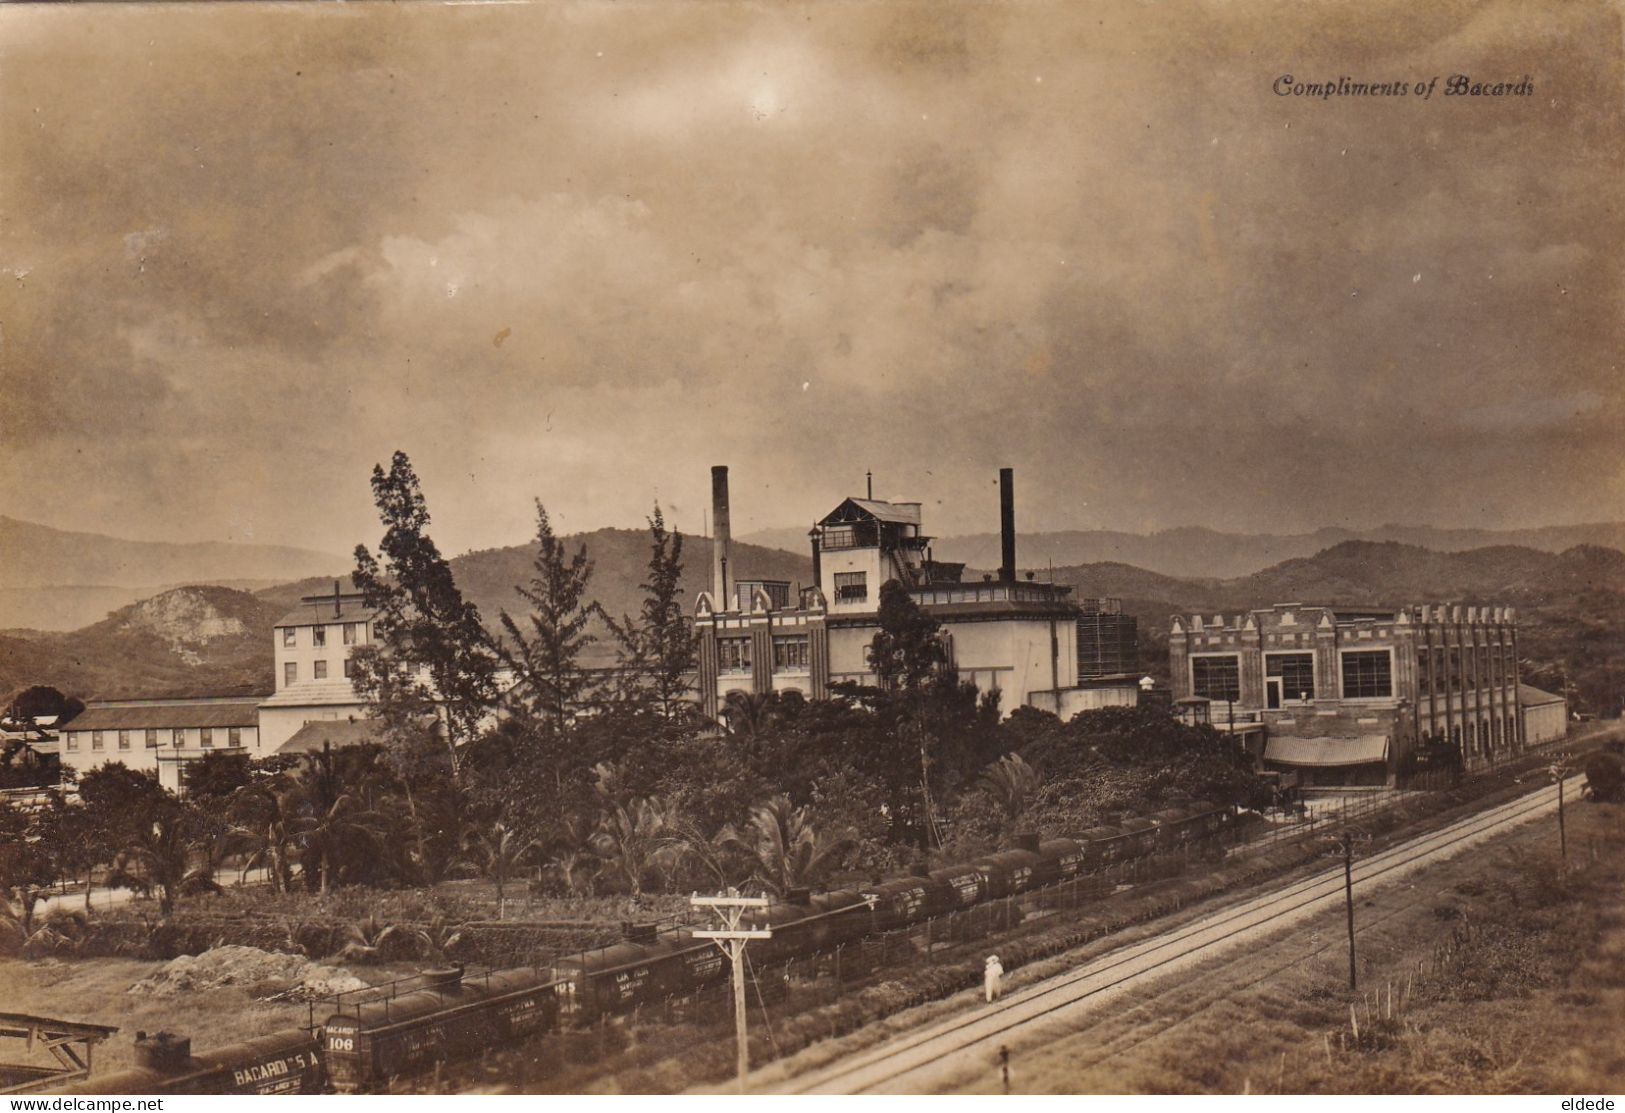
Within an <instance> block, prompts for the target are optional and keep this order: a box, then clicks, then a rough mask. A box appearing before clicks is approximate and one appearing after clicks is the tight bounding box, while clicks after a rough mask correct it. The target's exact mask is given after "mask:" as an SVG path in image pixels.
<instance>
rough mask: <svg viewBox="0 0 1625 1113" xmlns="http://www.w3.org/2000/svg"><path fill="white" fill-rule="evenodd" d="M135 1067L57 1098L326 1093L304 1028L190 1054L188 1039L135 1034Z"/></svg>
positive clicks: (95, 1078)
mask: <svg viewBox="0 0 1625 1113" xmlns="http://www.w3.org/2000/svg"><path fill="white" fill-rule="evenodd" d="M135 1052H136V1061H137V1063H138V1064H139V1065H138V1066H135V1067H131V1068H130V1069H128V1070H121V1071H113V1072H111V1073H108V1074H97V1075H92V1076H90V1077H89V1078H82V1079H79V1080H78V1081H76V1082H74V1083H71V1084H70V1085H67V1086H63V1087H61V1088H59V1089H56V1090H53V1091H51V1092H52V1093H57V1094H319V1093H323V1092H325V1091H326V1089H327V1084H326V1083H327V1080H326V1076H325V1074H324V1073H323V1070H322V1055H321V1048H320V1046H319V1044H318V1042H317V1039H316V1037H315V1036H314V1035H313V1034H312V1033H310V1032H307V1031H306V1030H305V1029H303V1028H290V1029H288V1030H286V1031H283V1032H274V1033H272V1034H271V1035H268V1036H261V1037H259V1038H258V1039H252V1040H246V1041H244V1042H242V1043H235V1044H231V1045H229V1046H227V1047H222V1048H220V1049H219V1050H218V1051H209V1052H205V1053H204V1054H202V1055H193V1054H192V1041H191V1040H189V1039H185V1038H182V1037H177V1036H172V1035H170V1034H169V1033H168V1032H157V1033H154V1034H153V1035H151V1036H149V1035H147V1034H146V1033H145V1032H138V1033H136V1038H135Z"/></svg>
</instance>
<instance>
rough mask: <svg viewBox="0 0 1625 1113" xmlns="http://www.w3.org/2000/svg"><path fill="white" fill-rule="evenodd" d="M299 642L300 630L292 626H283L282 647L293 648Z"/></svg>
mask: <svg viewBox="0 0 1625 1113" xmlns="http://www.w3.org/2000/svg"><path fill="white" fill-rule="evenodd" d="M298 644H299V631H298V630H297V629H296V628H294V627H292V626H284V627H283V628H282V647H283V648H284V649H292V648H293V647H294V646H296V645H298Z"/></svg>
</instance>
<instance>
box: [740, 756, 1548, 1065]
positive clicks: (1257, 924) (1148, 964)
mask: <svg viewBox="0 0 1625 1113" xmlns="http://www.w3.org/2000/svg"><path fill="white" fill-rule="evenodd" d="M1556 806H1557V788H1556V786H1555V785H1552V786H1547V787H1544V788H1541V789H1538V790H1536V791H1535V792H1532V793H1528V794H1526V795H1524V796H1521V797H1519V798H1517V799H1516V800H1512V801H1509V802H1507V803H1505V804H1502V805H1499V806H1498V807H1495V808H1491V809H1489V810H1487V811H1484V812H1479V813H1477V814H1475V815H1472V816H1468V817H1466V818H1464V819H1461V820H1458V821H1457V822H1455V823H1452V824H1450V825H1448V826H1446V827H1443V828H1440V829H1439V830H1437V831H1434V832H1430V833H1429V834H1426V835H1423V836H1420V837H1418V838H1415V839H1411V840H1408V841H1406V842H1404V843H1401V844H1399V845H1397V846H1394V847H1391V848H1389V849H1388V850H1385V851H1382V852H1380V853H1378V854H1374V855H1372V856H1371V857H1370V858H1367V859H1365V860H1364V861H1362V862H1360V863H1359V864H1358V865H1357V866H1356V868H1355V871H1354V883H1355V885H1356V886H1361V885H1363V886H1366V887H1368V888H1369V887H1370V886H1371V885H1373V884H1376V883H1378V882H1379V881H1382V882H1391V881H1394V880H1397V879H1398V878H1400V877H1403V876H1404V875H1406V874H1408V873H1410V872H1413V871H1415V870H1417V869H1420V868H1422V867H1423V866H1425V865H1428V864H1431V863H1432V862H1434V861H1436V860H1439V859H1442V858H1445V857H1449V856H1451V855H1453V854H1455V853H1459V852H1460V851H1461V850H1463V849H1465V848H1466V847H1467V846H1469V845H1472V844H1473V843H1475V842H1479V841H1482V840H1483V839H1486V838H1489V837H1491V836H1493V835H1495V834H1499V833H1501V832H1502V831H1504V830H1506V829H1508V828H1510V827H1512V826H1514V825H1516V824H1518V823H1521V822H1524V821H1527V820H1529V819H1532V818H1535V817H1536V816H1539V815H1542V814H1545V813H1547V812H1550V811H1552V810H1553V809H1555V808H1556ZM1342 896H1343V875H1342V870H1341V869H1334V870H1327V871H1324V872H1322V873H1319V874H1316V875H1315V876H1313V877H1309V878H1305V879H1303V880H1301V881H1298V882H1295V883H1293V884H1291V885H1288V886H1286V887H1285V888H1282V889H1277V890H1275V891H1273V892H1270V893H1267V894H1264V895H1261V896H1258V897H1254V898H1252V899H1249V900H1246V901H1243V902H1241V903H1239V904H1236V905H1232V906H1230V907H1228V908H1225V909H1222V910H1220V911H1218V912H1216V913H1214V914H1213V915H1212V916H1208V917H1205V918H1203V919H1201V920H1197V921H1193V922H1192V923H1189V924H1186V925H1184V926H1182V927H1180V928H1177V929H1175V930H1174V931H1171V932H1168V933H1166V934H1164V935H1159V936H1155V937H1153V938H1150V939H1146V940H1143V941H1141V942H1139V943H1134V944H1131V945H1129V946H1126V947H1122V948H1118V949H1116V950H1113V951H1111V952H1108V953H1107V954H1105V955H1102V956H1100V957H1099V958H1097V959H1095V960H1094V961H1092V962H1090V963H1088V964H1086V965H1085V966H1083V967H1080V968H1079V969H1076V970H1073V971H1070V972H1068V973H1065V974H1061V975H1057V976H1056V977H1053V978H1050V979H1047V980H1046V981H1044V982H1041V983H1039V984H1037V985H1035V986H1031V987H1029V988H1027V989H1024V990H1020V991H1018V992H1016V993H1012V994H1011V995H1009V996H1008V997H1006V998H1004V999H1003V1000H1001V1001H999V1002H997V1003H995V1004H993V1005H990V1006H982V1007H978V1008H977V1009H976V1010H975V1011H974V1012H972V1013H970V1014H968V1015H961V1016H958V1017H954V1018H952V1019H949V1020H946V1021H942V1022H939V1023H937V1024H934V1025H930V1026H928V1027H926V1028H924V1029H922V1030H920V1031H918V1032H914V1033H911V1034H909V1035H906V1036H904V1037H901V1038H899V1039H896V1040H892V1041H889V1042H887V1043H884V1044H881V1045H878V1046H876V1047H873V1048H869V1049H867V1050H865V1051H862V1052H859V1053H857V1054H855V1055H852V1056H849V1057H847V1058H845V1059H842V1060H840V1061H839V1062H837V1063H834V1064H831V1065H830V1066H827V1067H824V1068H821V1069H817V1070H814V1071H811V1072H809V1073H807V1074H804V1075H801V1076H798V1077H796V1078H793V1079H790V1080H788V1081H785V1082H781V1083H779V1084H778V1085H777V1086H776V1087H775V1086H773V1085H771V1084H766V1083H765V1080H764V1088H767V1089H776V1090H777V1091H778V1092H784V1093H798V1094H801V1093H870V1092H904V1093H911V1092H920V1090H921V1085H920V1083H921V1081H922V1080H923V1076H924V1075H926V1074H927V1073H928V1072H929V1071H930V1070H931V1069H932V1068H934V1067H937V1066H938V1065H939V1064H940V1063H941V1062H942V1061H943V1060H945V1059H949V1058H952V1059H954V1060H955V1061H957V1062H959V1063H965V1062H976V1063H981V1062H983V1061H986V1062H992V1059H993V1055H994V1053H995V1052H996V1050H997V1048H998V1046H999V1045H1000V1044H1003V1043H1007V1042H1009V1041H1010V1040H1011V1039H1012V1037H1013V1035H1014V1034H1015V1033H1017V1032H1018V1031H1019V1030H1020V1029H1023V1028H1025V1027H1027V1026H1029V1025H1043V1024H1050V1023H1058V1022H1061V1021H1064V1020H1066V1019H1068V1018H1069V1017H1071V1016H1073V1015H1077V1014H1081V1013H1084V1012H1087V1011H1088V1010H1090V1009H1092V1008H1095V1007H1097V1006H1098V1005H1101V1004H1104V1003H1105V1001H1106V1000H1107V999H1109V998H1111V997H1113V996H1115V995H1117V994H1118V993H1121V992H1123V991H1125V990H1127V989H1129V988H1135V987H1138V986H1140V985H1143V984H1145V983H1147V982H1149V981H1151V980H1152V979H1154V978H1160V977H1163V976H1165V975H1167V974H1170V973H1173V972H1175V971H1177V970H1179V969H1181V968H1184V967H1187V966H1191V965H1195V964H1196V963H1199V962H1203V961H1206V960H1208V959H1210V958H1217V957H1220V956H1221V955H1223V954H1224V953H1226V952H1227V951H1229V950H1230V949H1232V948H1234V947H1236V946H1240V945H1242V944H1243V943H1244V942H1247V941H1248V940H1249V939H1252V938H1256V937H1257V936H1259V935H1261V934H1264V933H1266V932H1269V931H1274V930H1279V929H1281V928H1284V927H1288V926H1291V925H1292V924H1293V923H1296V922H1299V921H1301V920H1303V919H1306V918H1308V917H1309V916H1312V915H1314V914H1315V913H1317V912H1319V911H1321V910H1322V909H1325V908H1330V907H1333V906H1335V905H1336V903H1337V902H1339V901H1340V900H1341V899H1342ZM769 1069H771V1068H769Z"/></svg>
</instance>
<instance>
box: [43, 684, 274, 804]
mask: <svg viewBox="0 0 1625 1113" xmlns="http://www.w3.org/2000/svg"><path fill="white" fill-rule="evenodd" d="M259 703H260V701H259V697H257V696H219V697H200V698H190V699H131V700H95V701H92V702H91V703H90V704H88V705H87V706H86V707H85V710H84V711H82V712H80V713H79V715H77V716H76V717H75V718H74V719H73V720H72V721H71V722H69V723H68V724H67V725H66V726H65V727H63V728H62V730H61V742H62V748H61V760H62V767H63V769H64V770H67V769H72V770H74V771H75V772H78V773H83V772H86V771H88V770H91V769H94V768H96V767H98V766H101V765H106V764H108V763H110V762H119V763H121V764H123V765H125V766H126V767H128V768H130V769H135V770H140V771H144V772H156V773H157V775H158V783H159V784H161V785H163V786H164V787H165V788H167V789H170V790H171V791H173V792H179V791H180V789H181V770H182V769H184V768H185V766H186V765H187V764H188V763H189V762H193V761H199V760H201V759H202V758H203V757H204V755H206V754H209V753H213V752H218V751H222V750H223V751H227V752H231V753H244V754H247V755H248V756H249V757H251V758H261V757H266V756H268V755H269V754H270V753H272V752H274V751H272V750H271V749H268V748H266V747H265V746H263V745H262V740H261V737H260V729H259Z"/></svg>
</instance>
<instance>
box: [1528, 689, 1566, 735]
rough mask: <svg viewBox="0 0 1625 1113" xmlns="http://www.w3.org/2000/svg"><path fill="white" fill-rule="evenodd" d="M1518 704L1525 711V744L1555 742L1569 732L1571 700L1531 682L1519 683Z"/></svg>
mask: <svg viewBox="0 0 1625 1113" xmlns="http://www.w3.org/2000/svg"><path fill="white" fill-rule="evenodd" d="M1518 706H1519V707H1520V708H1521V709H1522V711H1523V735H1524V745H1526V746H1539V745H1540V744H1541V743H1543V742H1555V741H1557V740H1558V739H1560V738H1565V737H1567V736H1568V733H1569V701H1568V700H1566V699H1564V698H1563V697H1562V696H1557V695H1553V694H1552V693H1551V692H1544V691H1541V690H1540V689H1539V688H1536V687H1533V686H1532V685H1529V684H1519V685H1518Z"/></svg>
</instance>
